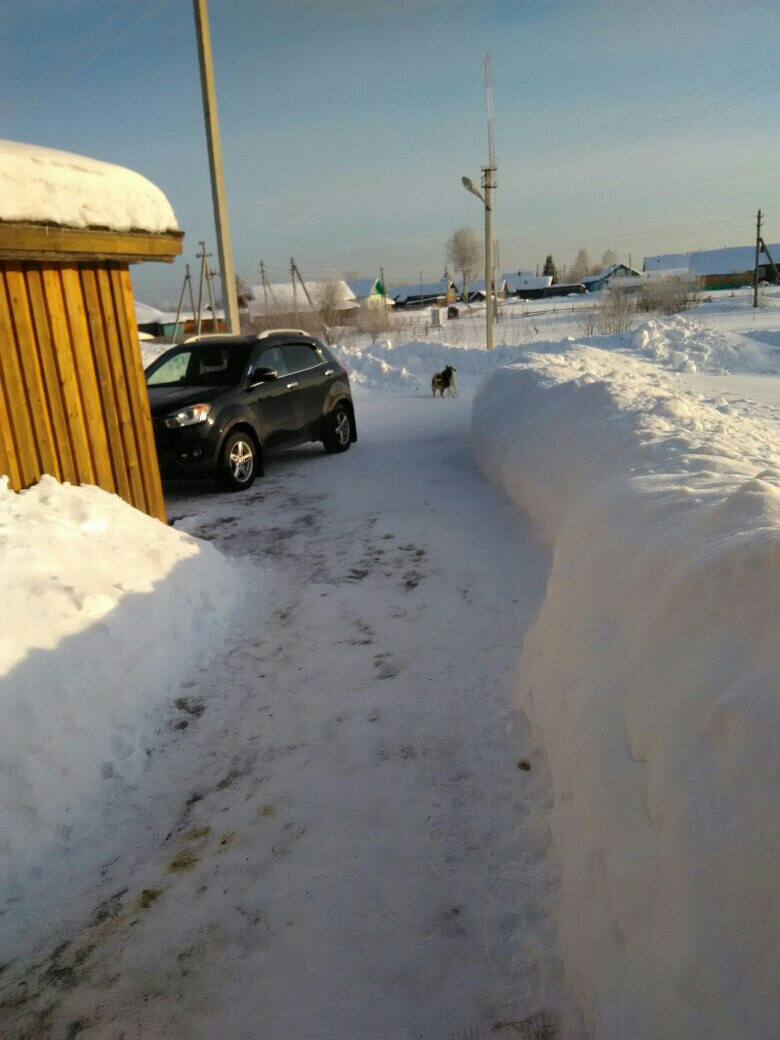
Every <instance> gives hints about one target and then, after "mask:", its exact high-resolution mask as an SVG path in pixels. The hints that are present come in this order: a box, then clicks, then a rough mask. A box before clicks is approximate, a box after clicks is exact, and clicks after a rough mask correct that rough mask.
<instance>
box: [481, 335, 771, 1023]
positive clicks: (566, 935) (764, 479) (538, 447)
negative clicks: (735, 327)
mask: <svg viewBox="0 0 780 1040" xmlns="http://www.w3.org/2000/svg"><path fill="white" fill-rule="evenodd" d="M678 331H680V332H682V333H684V332H685V331H686V329H685V327H683V328H682V329H678ZM703 348H704V349H703V350H702V353H704V354H707V353H708V345H707V344H704V345H703ZM753 361H754V359H753V357H752V356H751V357H749V358H748V364H752V363H753ZM472 435H473V441H474V451H475V456H476V458H477V459H478V461H479V463H480V465H481V466H482V468H483V470H484V471H485V472H486V473H487V474H488V475H489V476H490V477H491V478H492V479H493V480H494V481H496V482H497V483H498V484H500V485H501V486H502V487H503V488H504V489H505V490H506V491H507V493H508V494H509V495H510V497H511V498H512V500H513V501H514V502H516V503H517V505H518V506H519V507H520V508H522V509H523V510H524V511H526V512H527V513H528V514H529V515H530V517H531V518H532V520H533V521H534V522H535V524H536V525H537V526H538V528H539V530H540V531H541V533H542V535H543V537H544V538H545V541H546V542H547V543H548V545H549V546H550V547H551V550H552V552H553V566H552V570H551V573H550V577H549V580H548V585H547V593H546V596H545V600H544V604H543V605H542V608H541V611H540V614H539V617H538V619H537V621H536V623H535V624H534V626H533V628H532V630H531V631H530V632H529V633H528V634H527V636H526V638H525V641H524V647H523V655H522V658H521V661H520V676H521V679H520V683H519V699H520V703H521V705H522V707H523V709H524V710H525V712H526V713H527V714H528V716H529V717H530V718H531V719H532V721H533V723H534V727H535V731H536V733H537V734H538V737H539V740H540V742H541V744H542V745H543V746H544V748H545V752H546V755H547V758H548V762H549V764H550V769H551V774H552V781H553V786H554V791H555V804H554V808H553V813H552V833H553V842H554V845H555V848H556V854H557V856H558V858H559V861H560V863H561V866H562V888H561V942H562V947H563V957H564V963H565V965H566V968H567V971H568V973H569V977H570V978H571V979H572V980H573V982H574V985H575V988H576V991H577V994H578V997H579V999H580V1002H581V1006H582V1007H583V1009H584V1012H585V1018H586V1022H587V1024H588V1027H589V1029H590V1031H591V1032H592V1034H593V1035H594V1036H597V1037H605V1038H608V1040H612V1038H615V1040H617V1038H620V1037H626V1036H642V1037H659V1038H660V1037H664V1036H685V1037H690V1038H699V1037H700V1038H701V1040H704V1038H707V1040H718V1038H722V1040H727V1038H733V1037H735V1036H746V1037H747V1036H749V1037H751V1038H752V1040H759V1038H766V1040H769V1038H770V1037H774V1036H776V1035H777V1032H778V1028H779V1027H780V1018H779V1017H778V1016H777V1014H776V1002H775V1001H774V987H775V982H774V978H773V971H772V970H771V969H770V965H771V964H772V960H773V958H772V950H773V943H774V939H775V938H776V936H777V929H778V921H777V914H776V911H774V910H773V908H774V907H776V901H775V899H774V895H773V893H774V892H776V891H777V884H778V881H780V877H779V876H778V870H777V866H776V863H777V858H776V848H775V847H774V846H773V843H772V840H771V835H772V833H773V821H774V820H775V817H774V812H773V809H772V805H773V801H774V804H776V795H777V779H778V778H777V771H776V755H775V747H774V734H775V733H776V732H777V713H776V705H775V704H774V703H773V698H774V696H775V695H776V693H777V689H778V677H779V676H780V643H778V640H777V633H776V628H775V624H776V615H777V606H778V599H777V596H778V588H780V455H778V453H777V441H776V430H769V429H767V428H766V427H765V426H764V425H763V424H762V423H760V422H756V421H754V420H750V419H747V418H743V417H742V416H733V417H732V416H728V415H724V414H723V412H722V410H721V409H718V408H714V407H712V405H711V404H710V403H708V402H706V401H702V400H700V399H699V395H697V394H695V393H693V392H692V391H690V390H688V389H686V388H684V387H683V386H680V385H672V384H667V383H665V382H664V380H662V379H660V378H659V376H658V373H657V369H655V368H654V367H651V366H646V365H643V364H641V363H638V362H637V361H636V360H635V359H634V358H631V357H620V356H616V355H615V354H614V353H613V352H607V351H602V350H596V349H593V348H589V347H572V348H571V349H569V350H568V351H566V353H565V354H561V355H560V356H558V357H549V356H548V357H540V358H536V359H534V358H531V359H528V361H527V362H526V364H525V365H523V366H518V367H515V368H510V369H505V370H503V371H501V372H499V373H496V374H494V375H493V376H492V377H491V378H489V379H488V380H487V381H486V382H485V383H484V384H483V386H482V387H481V389H480V391H479V393H478V394H477V396H476V398H475V401H474V413H473V430H472ZM594 951H597V953H596V955H594ZM773 1007H774V1008H775V1011H774V1012H773V1011H772V1010H771V1009H772V1008H773Z"/></svg>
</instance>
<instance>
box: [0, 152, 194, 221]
mask: <svg viewBox="0 0 780 1040" xmlns="http://www.w3.org/2000/svg"><path fill="white" fill-rule="evenodd" d="M0 221H8V222H10V221H26V222H31V223H39V224H57V225H59V226H61V227H71V228H101V229H104V228H105V229H108V230H109V231H144V232H150V233H152V234H162V233H164V232H169V231H178V224H177V223H176V217H175V215H174V212H173V209H172V208H171V204H170V203H169V202H168V200H167V198H166V197H165V195H164V194H163V193H162V192H161V191H160V189H159V188H157V187H156V186H155V185H154V184H152V183H151V181H148V180H147V179H146V178H145V177H142V176H141V174H140V173H135V172H134V171H133V170H127V169H125V168H124V167H122V166H114V165H113V164H112V163H105V162H100V161H99V160H97V159H87V158H84V157H83V156H81V155H72V154H71V153H70V152H60V151H56V150H55V149H53V148H42V147H40V146H38V145H31V144H20V143H19V142H16V141H2V140H0Z"/></svg>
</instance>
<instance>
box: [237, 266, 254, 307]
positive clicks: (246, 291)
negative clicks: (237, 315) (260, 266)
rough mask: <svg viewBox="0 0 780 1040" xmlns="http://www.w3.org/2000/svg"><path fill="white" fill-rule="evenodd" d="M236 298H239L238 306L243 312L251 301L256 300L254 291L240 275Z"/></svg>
mask: <svg viewBox="0 0 780 1040" xmlns="http://www.w3.org/2000/svg"><path fill="white" fill-rule="evenodd" d="M236 297H237V298H238V306H239V308H240V309H241V310H245V309H246V308H247V307H248V306H249V301H250V300H253V299H254V296H253V295H252V290H251V289H250V288H249V286H248V285H247V284H246V282H245V281H244V279H243V278H242V277H241V275H240V274H237V275H236Z"/></svg>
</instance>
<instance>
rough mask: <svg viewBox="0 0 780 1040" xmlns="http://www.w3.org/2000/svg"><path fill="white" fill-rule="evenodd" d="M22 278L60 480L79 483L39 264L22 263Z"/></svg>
mask: <svg viewBox="0 0 780 1040" xmlns="http://www.w3.org/2000/svg"><path fill="white" fill-rule="evenodd" d="M25 278H26V282H27V297H28V300H29V304H30V313H31V316H32V322H33V326H34V329H35V340H36V343H37V344H38V356H39V358H40V363H41V371H42V374H43V382H44V386H45V389H46V397H47V400H48V404H49V417H50V419H51V427H52V433H53V436H54V441H55V444H56V448H57V457H58V459H59V464H60V476H59V479H60V480H67V481H70V483H72V484H77V483H78V479H79V477H78V471H77V470H76V464H75V462H74V460H73V447H72V445H71V432H70V430H69V428H68V416H67V406H66V403H65V399H64V397H63V390H62V386H61V384H60V374H59V371H58V369H57V361H56V358H55V356H54V355H55V351H54V344H53V343H52V336H51V329H50V328H49V314H48V311H47V308H46V298H45V294H44V290H43V275H42V270H41V264H40V263H29V264H25Z"/></svg>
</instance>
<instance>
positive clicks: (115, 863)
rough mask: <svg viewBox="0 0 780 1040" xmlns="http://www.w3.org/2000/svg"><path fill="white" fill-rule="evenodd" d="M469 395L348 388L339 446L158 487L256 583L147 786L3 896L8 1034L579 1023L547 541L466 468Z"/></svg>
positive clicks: (312, 1031) (249, 1038)
mask: <svg viewBox="0 0 780 1040" xmlns="http://www.w3.org/2000/svg"><path fill="white" fill-rule="evenodd" d="M469 408H470V399H469V395H466V394H464V395H463V396H461V397H460V398H459V399H458V400H454V401H453V400H446V401H441V400H435V401H432V400H431V399H430V398H429V397H426V396H424V395H419V394H417V395H412V394H410V395H408V396H397V397H382V398H378V397H372V398H369V397H361V398H360V399H359V400H358V402H357V411H358V429H359V434H360V440H359V442H358V444H357V445H356V446H355V447H354V448H353V449H352V450H351V451H349V452H348V453H347V454H346V455H341V456H327V455H325V454H324V453H323V452H322V451H321V449H320V448H319V447H315V446H311V447H307V448H305V449H299V450H296V451H293V452H289V453H287V454H286V455H285V456H282V457H280V458H279V459H276V460H272V461H271V462H270V463H269V464H268V467H267V476H266V478H265V479H264V480H261V481H258V482H257V483H256V484H255V486H254V487H253V488H252V489H251V490H250V491H249V492H247V493H243V494H239V495H228V496H225V495H215V494H214V493H213V492H212V490H211V488H210V486H209V485H187V486H186V487H183V488H182V487H180V488H175V487H174V488H173V489H169V492H170V493H169V501H168V510H169V515H170V517H171V518H172V519H174V520H175V522H176V524H177V526H182V527H184V528H186V529H187V530H189V531H191V532H192V533H194V534H196V535H198V536H200V537H202V538H208V539H212V540H213V541H214V544H216V545H217V546H218V547H219V548H220V549H221V550H222V551H223V552H225V553H226V554H228V555H230V556H232V557H233V558H234V559H236V560H238V561H240V563H241V565H242V569H243V574H244V577H245V579H246V581H247V583H248V586H249V592H248V596H247V600H246V605H245V607H244V608H243V610H242V612H241V614H240V616H238V617H237V618H236V619H235V622H234V626H233V633H234V637H233V640H232V641H231V644H230V645H228V646H226V648H225V652H224V654H223V655H221V656H220V657H219V658H218V659H217V660H215V661H214V662H213V663H212V665H211V667H210V668H209V669H208V670H207V671H205V672H203V673H202V674H198V675H196V676H194V677H190V678H188V679H187V680H186V682H185V685H184V687H183V688H182V690H181V692H180V696H179V697H178V698H177V699H176V702H175V704H172V705H170V708H169V710H168V712H167V716H166V720H165V724H164V726H163V727H162V729H161V730H160V732H159V733H158V734H157V736H156V743H155V744H154V746H152V747H151V748H150V754H149V764H148V768H147V770H146V772H145V773H144V775H143V777H142V778H141V781H140V782H139V783H137V784H135V785H133V786H132V787H128V788H126V789H125V790H122V789H121V785H120V786H119V787H118V788H116V789H115V790H114V791H113V792H112V793H111V795H110V796H105V797H104V799H103V804H102V812H103V819H102V820H99V821H98V822H97V823H93V824H92V825H91V827H90V829H89V830H86V829H85V830H84V833H83V834H82V835H81V836H80V837H79V836H78V835H76V836H75V838H74V845H73V849H72V851H71V855H70V859H69V861H68V863H67V864H66V865H64V866H63V865H60V866H59V867H58V866H56V865H54V866H51V865H50V867H48V868H44V872H43V874H42V876H41V879H40V882H39V886H38V888H37V889H35V888H34V887H33V888H32V889H31V890H30V892H29V893H28V895H27V899H26V903H23V905H22V906H21V907H18V906H17V907H16V908H15V909H14V910H13V912H12V913H11V914H9V917H10V921H11V925H12V926H14V927H15V928H16V935H15V939H16V943H17V945H16V950H15V951H14V952H15V953H16V954H17V955H16V957H15V959H14V958H13V957H12V956H9V949H8V947H7V944H5V943H4V944H3V947H2V949H0V964H2V962H4V961H5V962H8V961H9V960H10V963H8V964H7V966H6V968H5V970H4V971H2V970H1V969H0V1034H1V1035H2V1036H3V1037H12V1036H13V1037H20V1036H27V1035H29V1036H57V1037H60V1036H78V1037H80V1038H84V1040H91V1038H97V1037H100V1038H101V1040H109V1038H116V1040H118V1038H119V1037H123V1038H124V1040H132V1038H142V1037H150V1036H160V1037H162V1036H165V1037H172V1038H179V1037H181V1038H184V1037H188V1038H189V1037H197V1038H209V1040H211V1038H217V1037H227V1036H229V1037H231V1040H257V1038H263V1040H279V1038H282V1037H295V1038H321V1040H333V1038H335V1037H338V1038H339V1040H353V1038H354V1040H358V1038H364V1037H378V1038H383V1040H393V1038H399V1040H400V1038H403V1040H407V1038H409V1040H411V1038H417V1037H419V1038H424V1040H437V1038H455V1040H466V1038H470V1040H476V1038H482V1037H485V1038H487V1037H491V1038H493V1037H497V1038H499V1040H500V1038H501V1037H502V1036H506V1037H510V1036H526V1035H527V1036H539V1037H541V1036H553V1035H556V1036H560V1037H572V1036H575V1035H579V1033H580V1030H579V1028H578V1026H577V1024H576V1023H577V1016H576V1013H575V1012H574V1011H573V1010H572V1008H571V1006H570V1003H569V1000H568V998H567V996H566V993H565V987H564V983H563V980H562V975H561V969H560V965H559V962H558V960H557V956H556V940H555V927H554V924H553V915H554V907H555V885H554V881H553V878H552V874H551V870H550V866H549V864H548V861H547V856H546V832H545V821H546V812H547V809H548V807H549V804H548V803H549V797H550V795H549V788H548V782H547V777H546V773H545V768H544V764H543V762H542V760H541V759H540V756H539V755H538V754H537V752H536V751H535V749H534V746H533V744H532V740H531V736H530V730H529V727H528V725H527V723H526V722H525V720H524V719H523V718H522V717H521V716H519V715H518V714H517V712H516V709H515V708H514V706H513V703H512V694H513V688H514V680H515V674H516V667H517V657H518V647H519V644H520V641H521V638H522V632H523V631H524V630H525V628H526V627H527V626H528V624H529V623H530V621H531V620H532V619H533V616H534V614H535V611H536V610H537V609H538V605H539V603H540V600H541V597H542V595H543V591H544V585H545V581H546V576H547V570H548V564H549V561H548V558H547V554H546V552H545V551H544V550H543V548H542V547H541V546H540V545H539V543H538V542H537V541H536V539H535V537H534V536H533V534H532V532H531V531H530V529H529V528H528V526H527V525H525V524H524V523H523V521H522V520H521V519H520V518H519V517H518V514H517V512H516V511H515V510H514V508H513V507H511V506H510V505H509V503H508V502H506V501H504V500H503V499H502V497H501V496H500V494H499V493H498V492H496V491H495V490H494V489H492V488H491V487H490V486H489V485H487V484H486V483H485V481H484V480H483V479H482V478H481V477H480V476H479V475H478V473H477V472H476V470H475V468H474V466H473V464H472V462H471V458H470V453H469V448H468V440H467V437H468V433H467V431H468V418H469ZM521 760H522V761H523V765H524V766H525V765H526V764H527V765H530V769H526V768H519V763H520V761H521ZM79 841H80V842H81V845H79ZM96 850H97V851H96ZM98 857H99V858H98ZM58 870H59V873H58ZM7 920H8V918H7ZM22 927H24V929H25V932H26V935H27V937H28V940H29V938H30V937H31V936H32V937H33V938H36V939H37V943H36V944H33V943H31V942H29V941H28V942H27V946H28V947H29V949H26V948H24V944H23V943H22V940H21V934H22V933H21V929H22ZM33 946H35V948H33ZM20 951H21V952H20ZM555 1019H560V1021H561V1023H562V1024H561V1026H560V1029H559V1030H552V1029H547V1028H546V1027H545V1022H546V1023H552V1022H553V1021H554V1020H555ZM524 1022H527V1023H528V1025H529V1026H530V1024H531V1023H532V1022H533V1023H535V1024H536V1026H537V1028H536V1030H535V1031H533V1032H532V1031H530V1030H529V1029H527V1028H526V1027H525V1026H524V1025H523V1024H522V1023H524Z"/></svg>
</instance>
